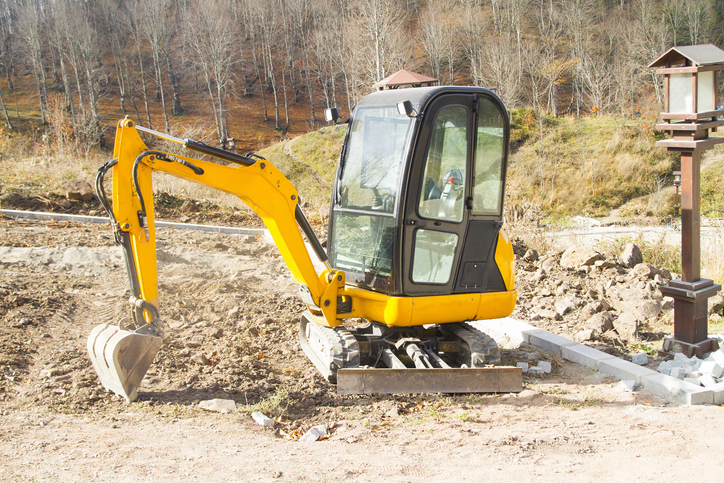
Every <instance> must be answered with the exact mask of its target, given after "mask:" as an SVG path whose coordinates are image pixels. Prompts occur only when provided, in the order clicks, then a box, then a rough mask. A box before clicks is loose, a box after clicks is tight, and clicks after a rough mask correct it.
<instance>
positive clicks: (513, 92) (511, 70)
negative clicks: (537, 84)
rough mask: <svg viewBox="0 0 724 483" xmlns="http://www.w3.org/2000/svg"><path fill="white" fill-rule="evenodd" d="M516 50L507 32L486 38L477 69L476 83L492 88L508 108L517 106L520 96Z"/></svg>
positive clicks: (519, 76)
mask: <svg viewBox="0 0 724 483" xmlns="http://www.w3.org/2000/svg"><path fill="white" fill-rule="evenodd" d="M517 50H518V49H517V47H516V45H515V42H514V41H513V40H512V39H511V38H510V36H509V35H507V34H503V35H500V36H493V37H489V38H486V39H485V42H484V44H483V51H482V58H481V62H482V65H480V66H479V67H478V69H477V71H478V72H479V73H480V79H478V85H483V86H485V87H488V88H490V89H492V90H494V91H495V92H496V93H497V94H498V95H499V96H500V98H501V99H502V100H503V102H504V103H505V105H506V106H507V107H508V108H509V109H512V108H514V107H517V105H518V100H519V98H520V88H521V78H522V75H521V73H520V72H519V71H518V68H517V66H518V62H517V57H518V52H517Z"/></svg>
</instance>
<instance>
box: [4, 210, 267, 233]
mask: <svg viewBox="0 0 724 483" xmlns="http://www.w3.org/2000/svg"><path fill="white" fill-rule="evenodd" d="M0 214H3V215H5V216H10V217H13V218H27V219H29V220H42V221H60V220H62V221H74V222H77V223H96V224H103V223H110V222H111V220H110V219H109V218H108V217H105V216H85V215H70V214H66V213H48V212H42V211H20V210H0ZM155 225H156V228H159V229H160V228H178V229H182V230H196V231H208V232H213V233H222V234H224V235H265V236H268V233H269V232H268V231H267V230H265V229H263V228H237V227H233V226H215V225H199V224H195V223H175V222H170V221H156V222H155Z"/></svg>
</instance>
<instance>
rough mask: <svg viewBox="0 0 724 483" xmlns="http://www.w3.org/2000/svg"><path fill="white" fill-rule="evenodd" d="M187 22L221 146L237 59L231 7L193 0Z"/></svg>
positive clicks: (223, 0)
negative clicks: (191, 17) (190, 20)
mask: <svg viewBox="0 0 724 483" xmlns="http://www.w3.org/2000/svg"><path fill="white" fill-rule="evenodd" d="M190 14H191V15H192V16H193V21H192V22H188V26H189V37H188V41H189V44H190V46H191V49H192V50H193V52H194V53H195V56H194V59H193V61H194V62H196V63H197V64H198V65H199V67H200V69H201V70H202V72H203V74H204V78H205V80H206V86H207V88H208V91H209V98H210V100H211V105H212V108H213V111H214V119H215V121H216V133H217V135H218V138H219V141H220V143H221V145H222V146H224V145H225V144H226V139H227V138H228V137H229V132H228V127H227V120H226V112H227V107H226V97H227V93H226V91H227V87H228V85H229V82H230V76H231V69H232V67H233V66H234V65H235V64H236V63H237V62H238V58H237V57H236V55H234V52H235V43H236V41H235V39H234V35H233V32H234V26H233V24H232V16H231V10H230V6H229V2H228V1H227V0H197V1H196V2H195V3H194V4H193V6H192V8H191V10H190Z"/></svg>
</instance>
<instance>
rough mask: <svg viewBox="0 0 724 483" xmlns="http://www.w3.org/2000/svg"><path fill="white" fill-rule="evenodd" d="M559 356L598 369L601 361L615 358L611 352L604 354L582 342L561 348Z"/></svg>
mask: <svg viewBox="0 0 724 483" xmlns="http://www.w3.org/2000/svg"><path fill="white" fill-rule="evenodd" d="M561 356H563V358H564V359H566V360H569V361H571V362H575V363H576V364H581V365H584V366H586V367H590V368H591V369H595V370H598V365H599V363H600V362H601V361H605V360H608V359H615V357H614V356H612V355H611V354H606V353H605V352H601V351H599V350H596V349H592V348H590V347H588V346H585V345H583V344H575V345H568V346H564V347H562V348H561Z"/></svg>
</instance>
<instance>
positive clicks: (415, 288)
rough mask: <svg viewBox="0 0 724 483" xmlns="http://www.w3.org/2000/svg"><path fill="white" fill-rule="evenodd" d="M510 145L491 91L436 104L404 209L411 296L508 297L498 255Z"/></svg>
mask: <svg viewBox="0 0 724 483" xmlns="http://www.w3.org/2000/svg"><path fill="white" fill-rule="evenodd" d="M481 91H483V90H482V89H481ZM508 141H509V121H508V116H507V111H506V110H505V107H504V106H503V104H502V102H501V101H500V99H498V98H497V96H495V95H494V94H492V93H490V92H489V91H483V92H478V93H455V94H447V95H444V96H441V97H439V98H437V99H435V100H434V101H432V102H431V104H430V105H429V108H428V109H427V110H426V112H425V114H424V122H423V125H422V126H421V129H420V136H419V137H418V147H417V150H416V152H415V154H414V157H413V161H412V167H411V171H410V181H409V183H408V196H407V202H406V204H405V209H404V227H403V260H402V267H403V270H402V275H403V276H402V278H403V285H404V293H405V294H407V295H445V294H451V293H481V292H491V291H505V290H506V287H505V284H504V283H503V278H502V276H501V273H500V270H499V268H498V266H497V264H496V262H495V249H496V246H497V242H498V235H499V232H500V228H501V226H502V220H503V196H504V186H505V174H506V173H505V171H506V169H505V168H506V164H507V154H508V149H507V146H508Z"/></svg>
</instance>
